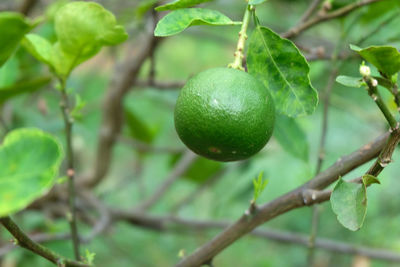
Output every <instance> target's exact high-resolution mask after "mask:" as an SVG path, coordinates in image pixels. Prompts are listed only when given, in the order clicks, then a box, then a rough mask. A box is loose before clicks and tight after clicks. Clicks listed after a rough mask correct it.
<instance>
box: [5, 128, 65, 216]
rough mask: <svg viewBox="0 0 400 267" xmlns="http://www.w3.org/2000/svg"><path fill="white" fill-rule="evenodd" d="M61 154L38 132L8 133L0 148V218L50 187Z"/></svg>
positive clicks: (56, 145) (52, 141)
mask: <svg viewBox="0 0 400 267" xmlns="http://www.w3.org/2000/svg"><path fill="white" fill-rule="evenodd" d="M62 158H63V153H62V149H61V146H60V144H59V143H58V141H57V140H56V139H55V138H54V137H52V136H51V135H50V134H47V133H44V132H43V131H41V130H38V129H18V130H14V131H12V132H10V133H9V134H8V135H7V136H6V138H5V139H4V142H3V145H2V146H1V147H0V165H1V168H0V217H2V216H6V215H9V214H11V213H15V212H18V211H20V210H22V209H24V208H25V207H26V206H28V205H29V204H30V203H32V202H33V201H34V200H36V199H37V198H39V197H41V196H42V195H43V194H45V193H46V192H47V191H48V190H49V189H50V188H51V187H52V186H53V184H54V182H55V178H56V177H57V174H58V169H59V167H60V164H61V160H62Z"/></svg>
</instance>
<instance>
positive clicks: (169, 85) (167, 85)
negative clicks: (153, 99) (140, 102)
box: [135, 81, 185, 90]
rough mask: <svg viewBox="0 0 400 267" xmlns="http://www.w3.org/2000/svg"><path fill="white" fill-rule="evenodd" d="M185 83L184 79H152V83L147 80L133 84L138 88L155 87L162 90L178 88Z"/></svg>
mask: <svg viewBox="0 0 400 267" xmlns="http://www.w3.org/2000/svg"><path fill="white" fill-rule="evenodd" d="M184 85H185V81H169V82H166V81H153V82H152V84H150V83H149V81H137V82H136V83H135V86H136V87H138V88H149V87H151V88H157V89H162V90H169V89H180V88H182V87H183V86H184Z"/></svg>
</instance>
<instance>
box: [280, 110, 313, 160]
mask: <svg viewBox="0 0 400 267" xmlns="http://www.w3.org/2000/svg"><path fill="white" fill-rule="evenodd" d="M273 135H274V137H275V138H276V140H277V141H278V142H279V144H280V145H281V146H282V148H283V149H284V150H285V151H286V152H288V153H289V154H291V155H292V156H294V157H296V158H298V159H301V160H303V161H305V162H307V161H308V159H309V152H308V143H307V137H306V135H305V133H304V132H303V130H302V129H301V128H300V126H299V125H298V124H297V122H296V121H295V120H294V119H293V118H289V117H287V116H284V115H280V114H277V116H276V119H275V126H274V133H273Z"/></svg>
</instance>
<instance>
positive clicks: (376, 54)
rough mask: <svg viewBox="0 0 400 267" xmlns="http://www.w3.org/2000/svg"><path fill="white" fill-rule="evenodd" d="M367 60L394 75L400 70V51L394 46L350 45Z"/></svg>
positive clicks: (383, 71)
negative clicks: (363, 46)
mask: <svg viewBox="0 0 400 267" xmlns="http://www.w3.org/2000/svg"><path fill="white" fill-rule="evenodd" d="M350 48H351V49H352V50H354V51H356V52H358V53H359V54H360V56H362V57H363V58H364V59H365V60H366V61H368V62H369V63H371V64H372V65H374V66H375V67H376V68H377V69H378V70H379V71H380V72H382V73H384V74H386V75H388V76H392V75H393V74H396V73H397V72H399V71H400V52H399V51H398V50H397V48H395V47H393V46H370V47H367V48H360V47H358V46H355V45H350Z"/></svg>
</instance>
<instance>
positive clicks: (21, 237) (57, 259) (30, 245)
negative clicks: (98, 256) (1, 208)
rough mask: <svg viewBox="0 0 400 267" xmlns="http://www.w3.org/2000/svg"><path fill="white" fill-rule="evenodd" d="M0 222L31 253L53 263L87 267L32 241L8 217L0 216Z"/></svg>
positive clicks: (72, 266)
mask: <svg viewBox="0 0 400 267" xmlns="http://www.w3.org/2000/svg"><path fill="white" fill-rule="evenodd" d="M0 223H1V224H2V225H3V226H4V227H5V228H6V229H7V230H8V231H9V232H10V233H11V234H12V235H13V236H14V237H15V239H16V240H17V241H18V243H17V244H18V245H19V246H20V247H23V248H25V249H27V250H30V251H32V252H33V253H35V254H37V255H40V256H42V257H43V258H45V259H47V260H49V261H50V262H53V263H55V264H64V265H65V266H71V267H87V266H89V265H87V264H84V263H81V262H78V261H73V260H69V259H66V258H64V257H63V256H61V255H59V254H57V253H55V252H54V251H52V250H50V249H48V248H46V247H44V246H42V245H40V244H38V243H36V242H34V241H33V240H32V239H30V238H29V236H28V235H26V234H25V233H24V232H23V231H22V230H21V229H20V228H19V227H18V225H16V224H15V223H14V222H13V221H12V220H11V218H10V217H3V218H0Z"/></svg>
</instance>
